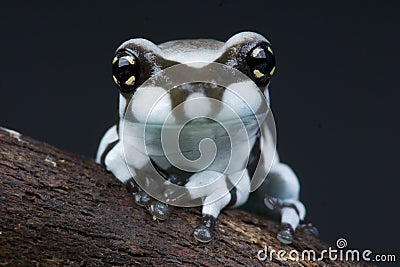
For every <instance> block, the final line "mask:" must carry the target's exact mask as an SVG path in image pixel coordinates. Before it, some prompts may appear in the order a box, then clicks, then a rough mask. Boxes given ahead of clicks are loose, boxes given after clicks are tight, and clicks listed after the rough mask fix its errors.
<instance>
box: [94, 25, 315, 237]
mask: <svg viewBox="0 0 400 267" xmlns="http://www.w3.org/2000/svg"><path fill="white" fill-rule="evenodd" d="M190 62H206V63H204V64H205V65H206V64H207V62H217V63H220V64H224V65H226V66H228V67H230V68H234V69H236V70H238V71H240V72H241V73H243V74H245V75H247V76H248V78H250V79H251V80H252V83H255V84H256V85H257V87H258V89H259V90H260V91H261V92H262V93H263V96H261V97H265V98H266V101H267V102H268V103H269V91H268V85H269V82H270V79H271V77H272V75H273V74H274V71H275V56H274V53H273V51H272V48H271V45H270V43H269V41H268V40H267V39H265V38H264V37H263V36H261V35H259V34H256V33H252V32H243V33H239V34H236V35H234V36H233V37H231V38H230V39H229V40H228V41H227V42H226V43H223V42H219V41H215V40H206V39H199V40H178V41H171V42H167V43H163V44H160V45H158V46H157V45H155V44H153V43H151V42H150V41H147V40H144V39H131V40H129V41H127V42H125V43H123V44H122V45H121V46H120V47H119V48H118V49H117V51H116V56H115V58H114V60H113V79H114V81H115V82H116V84H117V85H118V87H119V89H120V107H119V118H120V119H119V122H118V123H117V124H116V125H114V126H112V127H111V128H110V129H109V130H108V131H107V132H106V134H105V135H104V137H103V139H102V140H101V142H100V145H99V149H98V152H97V158H96V160H97V162H98V163H101V164H103V165H104V166H105V167H106V169H107V170H108V171H111V172H112V173H113V174H114V175H115V176H116V177H117V178H118V179H119V180H120V181H121V182H123V183H125V184H126V185H127V188H128V190H129V191H130V192H131V193H132V195H133V197H134V199H135V202H136V203H137V204H138V205H141V206H144V207H147V208H148V209H149V211H150V213H151V214H152V216H153V217H154V218H157V219H159V220H165V219H166V218H167V217H168V211H169V208H168V205H167V204H165V203H162V202H159V201H157V200H155V199H153V198H152V197H151V196H149V195H148V194H147V193H146V192H145V191H144V190H142V189H141V188H140V186H138V184H137V183H136V182H135V180H134V179H133V177H132V176H139V179H141V177H140V173H141V172H140V170H141V169H142V168H144V167H145V166H148V165H149V164H152V165H154V166H155V167H156V168H157V170H158V171H159V173H161V174H162V175H163V177H165V179H166V180H168V181H170V182H172V183H174V184H177V185H182V186H198V185H199V184H201V183H203V182H205V181H208V180H212V179H213V177H214V176H217V175H219V173H218V172H215V171H209V170H205V171H202V172H197V173H188V172H182V171H179V170H176V169H173V168H169V167H168V166H164V165H162V164H159V163H156V162H150V161H149V160H148V159H146V158H143V159H141V158H140V155H139V153H137V154H138V156H137V157H138V159H137V162H138V163H134V164H133V165H134V169H135V170H136V173H132V170H131V171H129V170H128V168H127V166H126V163H125V158H124V155H123V149H122V142H121V139H122V138H121V131H120V130H119V129H120V128H121V127H122V126H121V125H122V121H123V118H124V115H126V114H127V113H129V114H132V118H133V119H132V120H133V121H137V122H142V121H143V120H144V116H143V115H142V113H141V112H142V111H143V110H145V107H146V105H150V104H152V102H154V99H156V98H157V96H159V94H161V93H162V92H163V90H164V89H163V88H153V87H151V86H147V85H145V84H143V83H144V82H145V81H146V80H148V79H149V78H151V77H153V75H154V74H155V73H157V71H159V70H163V69H166V68H168V67H171V66H174V65H177V64H188V63H190ZM188 73H189V72H186V73H182V75H188ZM235 86H236V87H240V88H241V89H243V87H246V84H245V83H243V84H239V83H238V84H232V87H235ZM244 89H246V88H244ZM258 89H257V90H258ZM157 90H158V91H157ZM159 91H160V92H159ZM194 95H196V96H198V95H202V96H206V97H209V98H212V99H217V100H219V101H223V102H224V101H229V100H230V99H229V96H228V94H227V93H226V91H225V90H224V89H223V88H221V87H217V86H212V85H211V86H208V85H204V84H191V85H186V86H182V87H181V88H179V89H178V90H175V91H173V92H171V93H170V97H169V98H168V99H166V100H165V103H163V107H165V109H166V110H161V111H160V114H161V113H165V112H168V109H173V108H174V107H176V106H177V105H179V104H181V103H183V102H185V101H187V100H188V99H190V98H191V97H193V96H194ZM246 96H248V97H249V99H250V101H253V102H254V103H256V102H257V101H256V100H257V98H258V97H260V95H259V94H258V92H256V91H255V90H250V89H249V90H248V92H246ZM129 101H132V105H131V107H129V108H128V103H129ZM206 106H207V105H206ZM210 112H212V113H218V112H221V111H220V110H218V109H214V110H213V109H210ZM195 113H196V109H194V108H193V107H189V106H188V107H185V110H184V112H183V113H181V115H182V118H185V117H190V116H192V114H195ZM176 119H177V120H179V119H180V118H178V117H177V118H176ZM261 128H263V129H261V130H265V131H268V130H269V129H267V126H266V125H265V124H263V125H262V126H261ZM263 138H264V137H263V136H260V135H259V134H257V135H254V136H253V137H252V138H251V140H250V143H251V147H252V149H251V152H250V151H249V152H246V153H249V155H244V156H245V157H246V159H247V158H248V160H249V162H248V164H247V165H245V166H244V168H245V169H244V174H243V176H242V177H241V180H240V182H239V183H237V184H236V186H235V187H234V188H233V189H232V190H231V191H230V194H227V195H225V196H224V197H222V198H220V199H218V200H217V201H214V202H212V203H208V204H206V205H203V207H202V208H203V210H202V213H203V218H202V220H201V222H200V225H199V226H198V227H197V228H196V229H195V231H194V237H195V238H196V239H197V240H199V241H201V242H209V241H210V240H211V239H212V230H213V227H214V225H215V220H216V218H217V216H218V214H219V212H220V211H221V210H222V209H223V208H225V207H227V206H232V207H237V206H240V205H242V204H244V203H245V202H246V201H247V199H248V197H249V191H250V186H249V185H250V177H252V174H253V172H254V164H255V163H256V162H258V159H259V158H260V155H264V154H268V153H271V151H270V150H271V149H269V150H268V149H265V147H264V149H261V148H262V146H261V145H260V144H262V143H263V142H264V143H265V142H266V140H264V139H263ZM273 149H275V148H273ZM274 152H275V151H273V153H274ZM239 161H240V160H239ZM239 163H240V162H238V164H239ZM135 164H136V165H135ZM263 164H264V165H268V164H267V163H265V162H261V165H263ZM268 167H269V165H268V166H265V168H268ZM229 177H230V174H227V175H226V178H227V179H226V181H227V182H226V183H229ZM136 178H138V177H136ZM223 186H225V185H223ZM299 190H300V185H299V182H298V179H297V177H296V175H295V174H294V172H293V171H292V169H291V168H290V167H289V166H287V165H286V164H284V163H281V162H280V161H279V158H278V156H277V155H275V159H274V161H273V162H272V166H271V169H270V171H269V174H268V177H267V179H266V180H265V182H264V183H263V184H262V185H261V187H260V189H259V190H258V191H259V192H258V193H259V194H260V192H261V193H262V194H263V197H265V199H264V203H265V205H266V207H267V208H269V209H271V210H274V211H277V212H278V213H280V214H281V224H282V230H281V231H280V232H279V234H278V239H279V240H280V241H281V242H283V243H291V242H292V241H293V232H294V230H295V229H296V228H297V227H298V225H299V222H300V221H301V220H303V219H304V216H305V207H304V205H303V204H302V203H301V202H300V201H299V200H298V198H299ZM203 193H204V194H203V195H193V198H198V197H202V198H204V199H207V198H208V197H211V196H213V194H214V195H215V194H217V193H218V192H217V189H216V190H215V192H214V191H213V190H210V191H207V192H203ZM301 228H302V229H303V230H307V231H308V232H311V233H314V234H316V233H317V231H316V229H315V228H314V227H312V226H311V225H306V226H303V227H301Z"/></svg>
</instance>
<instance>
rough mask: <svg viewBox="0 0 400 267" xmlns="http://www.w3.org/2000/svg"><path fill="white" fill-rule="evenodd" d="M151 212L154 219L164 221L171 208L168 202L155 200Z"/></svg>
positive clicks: (151, 205) (150, 208)
mask: <svg viewBox="0 0 400 267" xmlns="http://www.w3.org/2000/svg"><path fill="white" fill-rule="evenodd" d="M149 211H150V214H151V215H152V216H153V218H154V219H158V220H160V221H164V220H165V219H167V218H168V216H169V214H170V209H169V207H168V205H167V204H165V203H162V202H160V201H157V200H154V201H153V202H152V203H151V204H150V206H149Z"/></svg>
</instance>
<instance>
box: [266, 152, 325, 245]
mask: <svg viewBox="0 0 400 267" xmlns="http://www.w3.org/2000/svg"><path fill="white" fill-rule="evenodd" d="M263 187H264V189H265V192H266V197H265V199H264V203H265V205H266V206H267V207H268V208H269V209H271V210H275V211H277V212H279V213H280V214H281V230H280V232H279V233H278V236H277V238H278V240H279V241H281V242H282V243H285V244H290V243H292V242H293V238H294V236H293V235H294V231H295V230H296V228H297V227H298V226H299V223H300V221H301V220H303V219H304V217H305V214H306V209H305V207H304V205H303V203H302V202H300V201H299V191H300V184H299V181H298V179H297V176H296V174H295V173H294V172H293V170H292V169H291V168H290V167H289V166H288V165H286V164H283V163H280V162H279V159H276V162H275V164H274V165H273V166H272V168H271V171H270V173H269V174H268V177H267V179H266V181H265V182H264V185H263ZM301 228H302V230H303V231H305V232H308V233H311V234H315V235H317V234H318V231H317V229H316V228H315V227H313V226H312V225H311V224H307V225H304V226H302V227H301Z"/></svg>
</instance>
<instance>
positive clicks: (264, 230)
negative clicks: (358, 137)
mask: <svg viewBox="0 0 400 267" xmlns="http://www.w3.org/2000/svg"><path fill="white" fill-rule="evenodd" d="M200 216H201V214H200V209H199V208H173V211H172V214H171V216H170V218H169V219H168V220H167V221H164V222H159V221H154V220H153V219H152V217H151V216H150V215H149V213H148V212H147V211H146V210H145V209H144V208H142V207H138V206H136V205H135V204H134V202H133V198H132V196H131V195H130V194H129V193H128V192H127V190H126V189H125V187H124V186H123V185H122V184H121V183H120V182H119V181H118V180H117V179H116V178H114V177H113V175H112V174H110V173H107V172H105V171H104V170H103V168H102V167H100V166H98V165H96V164H95V163H94V161H93V160H92V159H88V158H85V157H82V156H78V155H74V154H70V153H66V152H64V151H61V150H60V149H57V148H55V147H52V146H50V145H48V144H46V143H42V142H38V141H36V140H34V139H32V138H29V137H26V136H23V135H20V134H18V133H16V132H13V131H9V130H6V129H4V128H1V129H0V265H3V266H60V265H61V266H178V265H185V266H220V265H221V266H223V265H225V266H365V264H363V263H349V262H340V261H330V260H329V259H327V258H324V259H323V260H322V261H308V260H300V261H292V260H286V261H285V260H282V259H278V257H277V256H276V255H274V257H273V259H272V260H270V259H266V260H265V261H260V260H259V259H258V258H257V252H258V251H259V250H261V249H263V248H264V246H266V245H267V246H268V248H269V249H275V250H276V251H278V250H279V249H284V250H285V251H287V252H288V253H289V252H290V250H292V249H295V250H297V251H299V252H301V251H303V250H304V249H313V250H315V251H316V252H320V251H322V250H323V249H327V247H328V245H327V244H325V243H323V242H321V241H320V240H318V239H317V238H315V237H312V236H307V235H305V234H303V233H297V237H298V238H297V240H295V241H294V243H293V244H291V245H282V244H281V243H279V241H277V239H276V234H277V231H278V229H279V225H278V224H277V223H276V222H274V221H271V220H268V219H265V218H261V217H257V216H255V215H252V214H250V213H247V212H245V211H241V210H224V211H223V212H222V213H221V215H220V216H219V220H218V223H217V226H216V231H215V238H214V240H213V241H211V242H210V243H208V244H202V243H199V242H198V241H196V240H195V239H194V238H193V235H192V233H193V230H194V228H195V227H196V226H197V224H198V222H199V219H200ZM332 247H333V248H334V247H335V246H334V245H332ZM317 256H318V254H317Z"/></svg>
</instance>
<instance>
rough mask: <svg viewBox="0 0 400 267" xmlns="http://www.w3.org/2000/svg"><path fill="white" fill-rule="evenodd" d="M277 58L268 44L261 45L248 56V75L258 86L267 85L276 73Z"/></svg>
mask: <svg viewBox="0 0 400 267" xmlns="http://www.w3.org/2000/svg"><path fill="white" fill-rule="evenodd" d="M275 65H276V62H275V56H274V52H273V51H272V48H271V46H270V45H269V44H268V43H261V44H259V45H257V46H256V47H254V48H253V49H251V50H250V52H248V54H247V71H248V75H249V76H250V77H251V78H252V79H253V80H254V81H255V83H256V84H258V85H266V84H267V83H268V82H269V80H270V79H271V77H272V75H274V72H275Z"/></svg>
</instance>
